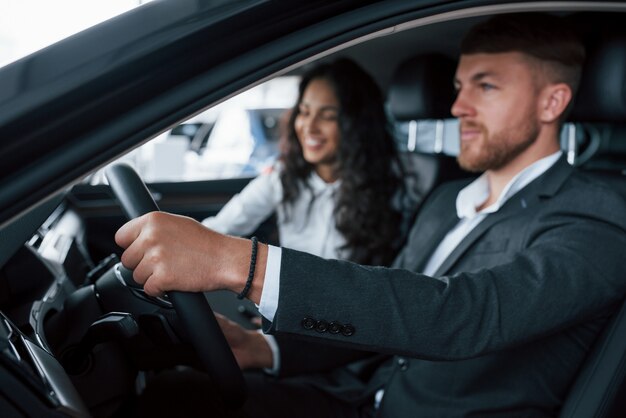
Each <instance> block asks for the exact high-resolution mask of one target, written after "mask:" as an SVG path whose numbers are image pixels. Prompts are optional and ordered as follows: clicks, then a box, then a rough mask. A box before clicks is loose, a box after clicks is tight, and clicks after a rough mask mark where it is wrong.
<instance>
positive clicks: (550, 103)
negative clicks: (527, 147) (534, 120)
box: [539, 83, 572, 123]
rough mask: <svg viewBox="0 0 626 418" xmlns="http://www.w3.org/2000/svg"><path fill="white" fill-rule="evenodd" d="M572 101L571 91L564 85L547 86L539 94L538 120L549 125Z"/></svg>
mask: <svg viewBox="0 0 626 418" xmlns="http://www.w3.org/2000/svg"><path fill="white" fill-rule="evenodd" d="M571 100H572V89H571V88H570V87H569V86H568V85H567V84H565V83H558V84H549V85H547V86H546V87H544V89H543V91H542V92H541V100H540V106H541V107H540V109H539V118H540V120H541V121H542V122H546V123H551V122H554V121H556V120H558V119H559V117H560V116H561V115H562V114H563V112H565V109H567V105H568V104H569V103H570V102H571Z"/></svg>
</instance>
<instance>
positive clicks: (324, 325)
mask: <svg viewBox="0 0 626 418" xmlns="http://www.w3.org/2000/svg"><path fill="white" fill-rule="evenodd" d="M327 329H328V322H326V321H323V320H322V321H317V324H316V325H315V331H317V332H326V330H327Z"/></svg>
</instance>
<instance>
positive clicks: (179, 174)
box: [91, 76, 300, 184]
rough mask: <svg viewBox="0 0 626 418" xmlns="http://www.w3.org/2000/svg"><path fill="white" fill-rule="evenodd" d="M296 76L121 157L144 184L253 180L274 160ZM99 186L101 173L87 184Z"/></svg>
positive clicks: (249, 92) (294, 97)
mask: <svg viewBox="0 0 626 418" xmlns="http://www.w3.org/2000/svg"><path fill="white" fill-rule="evenodd" d="M299 81H300V79H299V77H297V76H284V77H277V78H275V79H272V80H269V81H267V82H265V83H262V84H260V85H258V86H256V87H253V88H251V89H249V90H247V91H245V92H243V93H241V94H239V95H237V96H235V97H232V98H231V99H229V100H227V101H225V102H223V103H221V104H219V105H217V106H214V107H212V108H211V109H208V110H206V111H204V112H202V113H200V114H198V115H196V116H194V117H192V118H190V119H188V120H186V121H184V122H182V123H181V124H179V125H177V126H176V127H174V128H173V129H171V130H169V131H167V132H164V133H163V134H161V135H159V136H157V137H156V138H154V139H153V140H151V141H150V142H148V143H146V144H144V145H142V146H141V147H139V148H137V149H136V150H134V151H132V152H131V153H129V154H127V155H125V156H123V157H122V158H120V161H125V162H127V163H129V164H131V165H132V166H134V167H135V169H136V170H137V171H138V172H139V174H140V175H141V177H142V178H143V179H144V180H145V181H146V182H170V181H193V180H210V179H224V178H238V177H255V176H256V175H258V174H259V173H261V172H262V171H263V170H264V169H265V168H267V167H269V166H271V165H272V164H273V163H274V162H275V161H276V158H277V156H278V142H279V139H280V135H281V126H282V125H283V124H284V123H285V122H286V121H285V118H287V116H288V111H289V109H290V108H291V107H292V106H293V105H294V103H295V102H296V100H297V98H298V83H299ZM103 181H104V176H103V174H102V171H100V172H98V173H97V174H96V175H94V176H92V177H91V183H92V184H97V183H101V182H103Z"/></svg>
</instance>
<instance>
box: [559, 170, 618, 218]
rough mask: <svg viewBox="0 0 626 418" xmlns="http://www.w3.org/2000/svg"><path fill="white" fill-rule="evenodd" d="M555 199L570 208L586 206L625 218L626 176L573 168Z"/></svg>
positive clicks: (598, 211)
mask: <svg viewBox="0 0 626 418" xmlns="http://www.w3.org/2000/svg"><path fill="white" fill-rule="evenodd" d="M557 200H558V201H560V204H561V205H565V206H568V207H570V208H576V207H577V208H588V209H589V210H590V211H593V212H595V213H604V212H607V213H610V214H611V215H612V216H616V215H617V216H619V217H620V218H625V217H626V176H623V175H619V174H611V173H600V172H587V171H583V170H580V169H575V170H573V171H572V174H571V176H569V178H568V181H566V182H565V183H564V185H563V188H562V190H561V191H560V193H559V198H558V199H557Z"/></svg>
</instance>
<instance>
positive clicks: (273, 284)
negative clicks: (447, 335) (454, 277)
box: [259, 151, 562, 403]
mask: <svg viewBox="0 0 626 418" xmlns="http://www.w3.org/2000/svg"><path fill="white" fill-rule="evenodd" d="M561 154H562V152H561V151H558V152H555V153H554V154H552V155H549V156H547V157H544V158H542V159H540V160H538V161H536V162H534V163H533V164H531V165H529V166H528V167H526V168H525V169H524V170H522V171H520V172H519V173H518V174H517V175H516V176H515V177H513V178H512V179H511V180H510V181H509V182H508V183H507V185H506V186H505V187H504V189H503V190H502V192H501V193H500V196H498V198H497V200H496V201H495V203H493V204H491V205H490V206H488V207H486V208H484V209H482V210H480V211H478V212H477V211H476V208H477V207H480V206H481V205H482V204H483V203H484V202H485V201H486V200H487V198H488V197H489V183H488V181H487V175H486V174H483V175H482V176H480V177H478V178H477V179H476V180H474V181H473V182H472V183H470V184H469V185H467V186H466V187H464V188H463V189H462V190H461V191H460V192H459V194H458V196H457V198H456V211H457V216H458V217H459V222H458V223H457V224H456V226H455V227H454V228H452V229H451V230H450V232H448V234H447V235H446V237H445V238H444V239H443V240H442V241H441V243H440V244H439V246H438V247H437V248H436V249H435V251H434V252H433V254H432V255H431V257H430V259H429V260H428V263H427V264H426V267H425V268H424V271H423V273H424V274H426V275H432V274H434V273H435V271H437V269H438V268H439V266H441V264H442V263H443V262H444V261H445V259H446V258H447V257H448V256H449V255H450V253H451V252H452V251H453V250H454V249H455V248H456V247H457V245H459V243H460V242H461V241H463V239H464V238H465V237H466V236H467V234H469V233H470V232H471V231H472V230H473V229H474V228H475V227H476V226H477V225H478V224H479V223H480V222H481V221H482V220H483V219H485V218H486V217H487V215H489V214H490V213H495V212H497V211H498V210H500V208H501V207H502V205H504V203H505V202H506V201H507V200H508V199H509V198H510V197H511V196H513V195H514V194H515V193H517V192H518V191H520V190H521V189H523V188H524V187H525V186H526V185H527V184H528V183H530V182H531V181H533V180H534V179H536V178H537V177H539V176H540V175H542V174H543V173H544V172H546V170H548V169H549V168H550V167H552V165H554V163H556V161H557V160H558V159H559V157H560V156H561ZM281 254H282V253H281V250H280V248H276V247H272V246H270V248H269V252H268V258H267V269H266V271H265V283H264V285H263V291H262V293H261V303H260V304H259V312H260V313H261V315H263V316H264V317H265V318H266V319H268V320H269V321H272V320H273V319H274V315H275V314H276V310H277V309H278V298H279V287H280V260H281ZM274 348H275V347H274ZM274 358H275V359H276V358H280V353H274ZM277 364H280V363H276V362H275V363H274V365H275V367H274V368H273V372H274V373H276V372H277V371H278V367H277V366H276V365H277ZM382 393H383V392H382V391H380V392H379V393H377V395H376V400H377V403H378V402H380V399H382Z"/></svg>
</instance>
